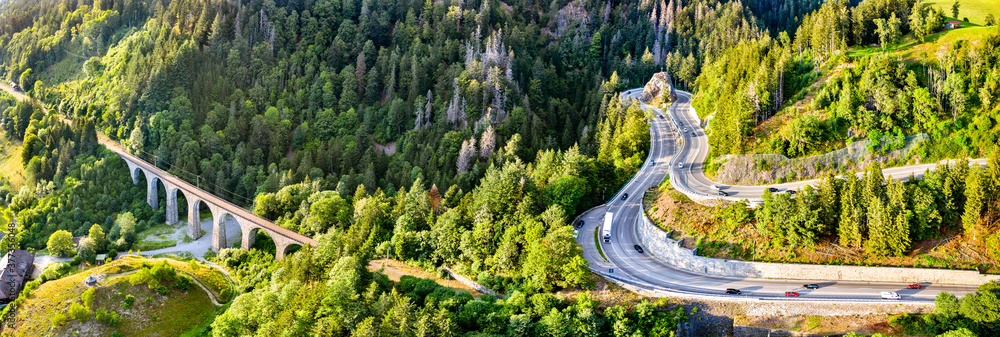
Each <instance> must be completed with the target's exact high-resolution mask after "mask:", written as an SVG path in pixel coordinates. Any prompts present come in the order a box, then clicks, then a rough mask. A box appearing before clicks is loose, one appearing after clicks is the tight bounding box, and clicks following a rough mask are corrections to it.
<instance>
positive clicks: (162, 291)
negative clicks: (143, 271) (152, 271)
mask: <svg viewBox="0 0 1000 337" xmlns="http://www.w3.org/2000/svg"><path fill="white" fill-rule="evenodd" d="M156 292H157V293H159V294H160V295H166V294H169V293H170V289H167V286H164V285H162V284H161V285H158V286H156Z"/></svg>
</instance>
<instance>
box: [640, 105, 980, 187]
mask: <svg viewBox="0 0 1000 337" xmlns="http://www.w3.org/2000/svg"><path fill="white" fill-rule="evenodd" d="M641 94H642V89H632V90H628V91H625V92H624V93H623V94H622V96H625V97H631V98H634V99H636V100H638V99H639V96H640V95H641ZM642 106H643V107H644V108H645V109H651V110H653V111H655V112H656V114H657V115H664V112H663V111H662V110H661V109H658V108H655V107H652V106H648V105H645V104H642ZM665 115H666V117H665V119H666V120H667V121H668V122H669V121H676V125H675V126H674V127H675V128H677V127H679V128H680V131H681V132H680V133H681V135H680V137H681V138H682V144H684V145H683V146H682V148H681V149H680V151H679V153H678V155H677V157H676V158H675V159H674V160H673V161H671V162H670V164H671V166H670V167H671V169H672V170H671V181H670V183H671V184H672V185H673V186H674V188H676V189H678V190H680V191H681V192H684V193H685V194H688V195H689V196H690V195H700V196H707V197H712V198H717V199H727V200H732V201H735V200H747V201H749V202H750V203H751V204H756V203H760V202H763V199H762V198H761V196H762V195H763V194H764V190H765V189H767V188H769V187H771V188H775V189H777V190H778V193H781V192H784V191H789V190H793V191H794V190H798V189H800V188H802V187H803V186H805V185H813V186H816V185H819V182H820V179H812V180H802V181H795V182H789V183H782V184H770V185H764V186H741V185H726V184H720V183H717V182H714V181H712V180H711V179H708V177H706V176H705V172H704V171H703V169H704V163H705V160H706V159H707V158H708V154H709V145H708V135H707V134H706V133H705V130H704V129H702V127H701V121H700V119H699V118H698V114H697V113H696V112H695V110H694V108H692V107H691V94H690V93H688V92H684V91H677V101H676V102H674V103H673V104H672V105H671V106H670V109H668V111H667V112H666V114H665ZM656 119H659V117H656ZM970 164H979V165H986V159H974V160H971V161H970ZM679 165H682V166H683V167H682V166H679ZM937 165H938V164H936V163H934V164H920V165H909V166H900V167H892V168H886V169H884V170H882V175H883V176H884V177H885V178H887V179H888V178H892V179H896V180H906V179H909V178H910V177H911V176H912V177H916V178H919V177H923V175H924V173H926V172H927V171H931V170H934V168H936V167H937ZM863 173H864V172H859V173H858V174H859V175H861V174H863ZM716 186H717V187H718V189H716ZM719 191H723V192H725V193H726V194H728V197H726V196H721V195H719Z"/></svg>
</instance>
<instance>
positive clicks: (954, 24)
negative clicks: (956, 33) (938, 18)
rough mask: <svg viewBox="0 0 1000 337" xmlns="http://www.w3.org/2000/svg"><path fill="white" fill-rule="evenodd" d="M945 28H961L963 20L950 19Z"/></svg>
mask: <svg viewBox="0 0 1000 337" xmlns="http://www.w3.org/2000/svg"><path fill="white" fill-rule="evenodd" d="M944 28H948V29H959V28H962V21H948V23H945V24H944Z"/></svg>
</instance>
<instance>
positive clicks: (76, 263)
mask: <svg viewBox="0 0 1000 337" xmlns="http://www.w3.org/2000/svg"><path fill="white" fill-rule="evenodd" d="M80 262H83V259H82V258H80V255H77V256H74V257H73V260H71V261H70V262H69V265H71V266H74V267H76V266H79V265H80Z"/></svg>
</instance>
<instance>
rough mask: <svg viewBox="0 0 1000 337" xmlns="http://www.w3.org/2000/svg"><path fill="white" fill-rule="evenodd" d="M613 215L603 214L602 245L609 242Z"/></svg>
mask: <svg viewBox="0 0 1000 337" xmlns="http://www.w3.org/2000/svg"><path fill="white" fill-rule="evenodd" d="M614 215H615V214H614V213H611V212H607V213H604V243H610V242H611V218H613V217H614Z"/></svg>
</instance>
